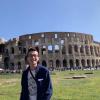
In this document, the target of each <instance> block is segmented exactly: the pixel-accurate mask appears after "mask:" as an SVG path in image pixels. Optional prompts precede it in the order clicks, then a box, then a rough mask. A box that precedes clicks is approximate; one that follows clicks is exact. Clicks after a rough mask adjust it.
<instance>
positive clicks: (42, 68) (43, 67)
mask: <svg viewBox="0 0 100 100" xmlns="http://www.w3.org/2000/svg"><path fill="white" fill-rule="evenodd" d="M39 70H42V71H46V72H47V71H48V67H45V66H42V65H39Z"/></svg>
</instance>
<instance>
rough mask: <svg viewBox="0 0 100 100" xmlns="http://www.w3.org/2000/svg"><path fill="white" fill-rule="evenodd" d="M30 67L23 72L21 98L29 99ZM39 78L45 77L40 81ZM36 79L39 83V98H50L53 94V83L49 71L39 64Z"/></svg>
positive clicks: (21, 99)
mask: <svg viewBox="0 0 100 100" xmlns="http://www.w3.org/2000/svg"><path fill="white" fill-rule="evenodd" d="M29 70H30V68H29V67H28V68H27V69H26V70H25V71H24V72H23V74H22V79H21V86H22V90H21V96H20V100H29V91H28V72H29ZM39 79H43V80H42V81H39ZM35 81H36V84H37V100H50V98H51V96H52V83H51V79H50V75H49V71H48V70H47V69H46V68H45V67H43V66H40V65H38V66H37V68H36V75H35Z"/></svg>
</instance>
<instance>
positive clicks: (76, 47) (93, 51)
mask: <svg viewBox="0 0 100 100" xmlns="http://www.w3.org/2000/svg"><path fill="white" fill-rule="evenodd" d="M29 47H36V48H37V49H38V50H39V56H40V64H42V65H44V66H46V67H48V68H53V69H84V68H88V67H89V68H97V66H98V67H99V66H100V43H99V42H96V41H94V40H93V36H92V35H90V34H84V33H77V32H41V33H34V34H26V35H22V36H19V38H13V39H11V40H9V41H7V42H6V43H5V44H4V46H3V48H4V50H0V51H1V52H2V51H3V53H2V62H3V63H0V66H2V67H3V68H5V69H23V70H24V69H25V59H24V58H25V55H26V52H27V50H28V48H29ZM0 49H2V47H1V46H0Z"/></svg>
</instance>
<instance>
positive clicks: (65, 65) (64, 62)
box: [63, 59, 67, 67]
mask: <svg viewBox="0 0 100 100" xmlns="http://www.w3.org/2000/svg"><path fill="white" fill-rule="evenodd" d="M63 67H67V61H66V59H64V60H63Z"/></svg>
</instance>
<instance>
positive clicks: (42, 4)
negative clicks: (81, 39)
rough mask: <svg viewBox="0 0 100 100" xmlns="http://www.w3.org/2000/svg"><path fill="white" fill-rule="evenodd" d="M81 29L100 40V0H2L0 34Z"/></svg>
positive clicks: (77, 30) (13, 36)
mask: <svg viewBox="0 0 100 100" xmlns="http://www.w3.org/2000/svg"><path fill="white" fill-rule="evenodd" d="M38 32H80V33H86V34H91V35H93V37H94V40H95V41H98V42H100V0H0V38H4V39H6V40H9V39H12V38H15V37H18V36H21V35H24V34H32V33H38Z"/></svg>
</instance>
